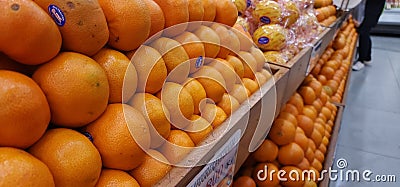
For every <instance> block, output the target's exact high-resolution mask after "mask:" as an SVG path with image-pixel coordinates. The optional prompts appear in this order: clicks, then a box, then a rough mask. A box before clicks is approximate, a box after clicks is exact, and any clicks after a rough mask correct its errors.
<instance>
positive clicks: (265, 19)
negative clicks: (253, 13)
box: [260, 16, 271, 24]
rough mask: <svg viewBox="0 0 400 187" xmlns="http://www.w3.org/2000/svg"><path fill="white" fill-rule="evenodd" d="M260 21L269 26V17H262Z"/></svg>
mask: <svg viewBox="0 0 400 187" xmlns="http://www.w3.org/2000/svg"><path fill="white" fill-rule="evenodd" d="M260 21H261V22H263V23H265V24H270V23H271V19H269V17H267V16H262V17H261V18H260Z"/></svg>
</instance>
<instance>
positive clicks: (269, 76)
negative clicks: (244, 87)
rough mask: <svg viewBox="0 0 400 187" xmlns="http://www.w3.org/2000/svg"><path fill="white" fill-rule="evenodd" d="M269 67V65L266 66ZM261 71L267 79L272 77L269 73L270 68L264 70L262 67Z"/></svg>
mask: <svg viewBox="0 0 400 187" xmlns="http://www.w3.org/2000/svg"><path fill="white" fill-rule="evenodd" d="M268 68H269V67H268ZM261 73H262V74H263V75H264V76H265V77H267V80H269V79H271V78H272V74H271V72H270V70H266V69H264V68H263V69H262V70H261Z"/></svg>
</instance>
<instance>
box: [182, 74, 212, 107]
mask: <svg viewBox="0 0 400 187" xmlns="http://www.w3.org/2000/svg"><path fill="white" fill-rule="evenodd" d="M183 87H184V88H185V89H186V90H187V91H188V92H189V93H190V95H191V96H192V99H193V105H194V114H199V113H200V107H201V106H202V105H201V101H203V99H206V90H205V89H204V87H203V86H202V85H201V83H200V82H199V81H197V80H196V79H193V78H189V79H187V80H186V81H185V83H184V86H183Z"/></svg>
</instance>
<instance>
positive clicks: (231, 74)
mask: <svg viewBox="0 0 400 187" xmlns="http://www.w3.org/2000/svg"><path fill="white" fill-rule="evenodd" d="M207 66H211V67H213V68H215V69H216V70H217V71H218V72H219V73H221V75H222V77H223V78H224V81H225V85H226V90H227V91H228V92H229V91H230V90H232V89H233V87H234V85H235V83H236V80H237V78H238V76H237V75H236V73H235V70H234V69H233V66H232V65H231V64H230V63H229V62H228V61H226V60H224V59H221V58H217V59H215V60H213V61H212V62H211V63H209V64H207Z"/></svg>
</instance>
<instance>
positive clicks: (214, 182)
mask: <svg viewBox="0 0 400 187" xmlns="http://www.w3.org/2000/svg"><path fill="white" fill-rule="evenodd" d="M240 137H241V130H240V129H238V130H237V131H236V132H235V133H234V134H233V135H232V136H231V138H229V140H228V141H227V142H226V143H225V144H224V145H223V146H222V147H221V148H220V149H219V150H218V151H217V153H216V154H215V155H214V157H213V158H212V160H214V162H212V163H209V164H207V165H206V166H204V168H203V169H202V170H201V171H200V173H199V174H197V175H196V176H195V177H194V178H193V180H192V181H191V182H190V183H189V184H188V185H187V186H188V187H203V186H206V187H214V186H215V187H220V186H221V187H222V186H231V185H232V183H233V176H234V175H235V173H234V172H235V163H236V156H237V152H238V148H239V141H240Z"/></svg>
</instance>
